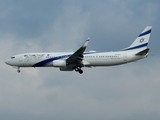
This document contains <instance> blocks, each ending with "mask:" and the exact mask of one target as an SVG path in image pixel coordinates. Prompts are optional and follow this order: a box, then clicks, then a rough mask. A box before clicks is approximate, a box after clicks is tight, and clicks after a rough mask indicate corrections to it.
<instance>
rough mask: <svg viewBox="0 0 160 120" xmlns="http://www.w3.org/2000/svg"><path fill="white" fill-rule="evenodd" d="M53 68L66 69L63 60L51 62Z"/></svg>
mask: <svg viewBox="0 0 160 120" xmlns="http://www.w3.org/2000/svg"><path fill="white" fill-rule="evenodd" d="M53 67H66V61H65V60H55V61H53Z"/></svg>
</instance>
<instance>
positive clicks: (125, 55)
mask: <svg viewBox="0 0 160 120" xmlns="http://www.w3.org/2000/svg"><path fill="white" fill-rule="evenodd" d="M123 60H124V61H126V62H127V53H124V54H123Z"/></svg>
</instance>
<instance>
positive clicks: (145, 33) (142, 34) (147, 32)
mask: <svg viewBox="0 0 160 120" xmlns="http://www.w3.org/2000/svg"><path fill="white" fill-rule="evenodd" d="M150 33H151V29H150V30H148V31H146V32H144V33H141V34H140V35H139V36H138V37H141V36H144V35H147V34H150Z"/></svg>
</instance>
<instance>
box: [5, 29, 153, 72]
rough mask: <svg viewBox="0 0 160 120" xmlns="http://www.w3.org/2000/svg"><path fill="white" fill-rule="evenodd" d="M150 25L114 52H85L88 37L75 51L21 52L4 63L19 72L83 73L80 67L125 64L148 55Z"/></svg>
mask: <svg viewBox="0 0 160 120" xmlns="http://www.w3.org/2000/svg"><path fill="white" fill-rule="evenodd" d="M151 30H152V26H147V27H146V28H145V29H144V30H143V31H142V32H141V33H140V35H139V36H138V37H137V38H136V39H135V41H134V42H133V43H132V44H131V45H130V46H129V47H127V48H124V49H121V50H119V51H114V52H96V51H89V52H85V49H86V48H87V46H88V43H89V38H88V39H87V40H86V41H85V43H84V44H83V45H82V46H81V47H80V48H79V49H78V50H77V51H75V52H53V53H23V54H18V55H14V56H12V57H11V58H10V59H8V60H6V61H5V63H6V64H8V65H10V66H13V67H14V68H16V69H17V72H18V73H19V72H20V67H56V68H59V69H60V71H73V70H75V71H76V72H79V73H80V74H82V73H83V70H82V67H97V66H99V67H100V66H115V65H121V64H126V63H130V62H134V61H138V60H140V59H143V58H146V57H147V56H148V52H149V48H148V47H147V46H148V42H149V38H150V34H151Z"/></svg>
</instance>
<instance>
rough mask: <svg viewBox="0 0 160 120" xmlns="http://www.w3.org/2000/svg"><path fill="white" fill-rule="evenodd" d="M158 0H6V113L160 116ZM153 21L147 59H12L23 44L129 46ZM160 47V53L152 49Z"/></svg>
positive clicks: (124, 119) (57, 119) (33, 118)
mask: <svg viewBox="0 0 160 120" xmlns="http://www.w3.org/2000/svg"><path fill="white" fill-rule="evenodd" d="M159 11H160V1H159V0H152V1H150V0H141V1H139V0H134V1H132V0H99V1H97V0H87V1H86V0H58V1H57V0H27V1H26V0H14V1H13V0H1V1H0V51H1V57H0V73H1V79H0V119H2V120H11V119H15V120H22V119H23V120H29V119H30V120H44V119H45V120H53V119H54V120H64V119H70V120H82V119H83V120H97V119H100V120H106V119H110V120H128V119H129V120H135V119H137V120H150V119H154V120H159V119H160V104H159V101H160V95H159V91H160V77H159V74H160V71H159V70H160V64H159V60H160V56H159V44H160V42H159V39H160V36H159V31H160V28H159V19H160V14H159ZM147 25H152V26H153V30H152V34H151V38H150V43H149V47H150V48H151V50H150V54H151V56H149V57H148V58H147V59H144V60H141V61H138V62H136V63H131V64H126V65H122V66H115V67H102V68H84V69H83V70H84V74H83V75H79V74H77V73H75V72H60V71H59V70H58V69H56V68H22V69H21V73H20V74H18V73H17V72H16V69H13V68H12V67H10V66H7V65H6V64H5V63H4V61H5V60H6V59H7V58H9V57H10V56H12V55H15V54H19V53H24V52H47V51H48V52H54V51H71V50H76V49H78V48H79V47H80V46H81V45H82V44H83V42H84V41H85V39H87V38H88V37H90V38H91V40H90V43H89V46H88V48H87V50H97V51H112V50H119V49H122V48H125V47H127V46H129V45H130V44H131V43H132V42H133V41H134V39H135V38H136V37H137V36H138V35H139V34H140V32H141V31H142V30H143V29H144V28H145V27H146V26H147ZM153 54H155V55H153Z"/></svg>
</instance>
